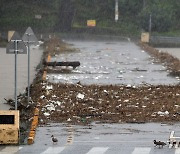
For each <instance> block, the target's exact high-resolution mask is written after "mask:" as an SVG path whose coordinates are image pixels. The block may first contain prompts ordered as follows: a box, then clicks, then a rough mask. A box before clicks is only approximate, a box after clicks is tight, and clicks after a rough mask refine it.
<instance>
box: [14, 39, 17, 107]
mask: <svg viewBox="0 0 180 154" xmlns="http://www.w3.org/2000/svg"><path fill="white" fill-rule="evenodd" d="M14 44H15V90H14V97H15V110H17V52H18V48H17V46H18V41H17V40H14Z"/></svg>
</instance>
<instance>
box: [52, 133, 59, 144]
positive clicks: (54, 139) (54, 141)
mask: <svg viewBox="0 0 180 154" xmlns="http://www.w3.org/2000/svg"><path fill="white" fill-rule="evenodd" d="M51 137H52V142H53V144H54V143H57V142H58V139H57V138H56V137H54V135H52V136H51Z"/></svg>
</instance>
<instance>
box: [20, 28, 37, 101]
mask: <svg viewBox="0 0 180 154" xmlns="http://www.w3.org/2000/svg"><path fill="white" fill-rule="evenodd" d="M22 40H23V41H24V43H25V44H26V45H27V48H28V97H27V101H28V103H29V97H30V45H31V44H34V45H37V44H38V40H37V38H36V36H35V35H34V32H33V30H32V29H31V27H28V28H27V30H26V32H25V33H24V35H23V37H22Z"/></svg>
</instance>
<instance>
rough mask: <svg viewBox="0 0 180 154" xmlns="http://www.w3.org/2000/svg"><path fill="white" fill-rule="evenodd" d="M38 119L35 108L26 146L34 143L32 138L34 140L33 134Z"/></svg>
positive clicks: (37, 110)
mask: <svg viewBox="0 0 180 154" xmlns="http://www.w3.org/2000/svg"><path fill="white" fill-rule="evenodd" d="M38 118H39V109H38V108H35V109H34V117H33V121H32V123H31V129H30V132H29V137H28V140H27V143H28V144H33V143H34V138H35V134H36V127H37V125H38Z"/></svg>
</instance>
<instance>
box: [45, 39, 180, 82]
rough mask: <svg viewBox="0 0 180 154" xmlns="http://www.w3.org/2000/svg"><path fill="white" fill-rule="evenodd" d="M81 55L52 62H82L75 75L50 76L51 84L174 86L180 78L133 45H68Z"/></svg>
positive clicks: (72, 53)
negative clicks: (169, 74) (173, 75)
mask: <svg viewBox="0 0 180 154" xmlns="http://www.w3.org/2000/svg"><path fill="white" fill-rule="evenodd" d="M68 43H70V44H73V46H72V47H74V48H78V49H80V51H78V52H71V53H67V52H66V53H61V54H60V55H57V56H55V57H53V58H52V59H51V61H80V63H81V65H80V67H77V68H76V69H74V70H72V72H71V73H66V74H65V73H64V74H48V80H49V81H51V82H55V83H57V82H60V83H77V82H80V83H82V84H105V85H109V84H120V85H121V84H125V85H142V84H143V85H144V84H152V85H159V84H161V85H169V84H170V85H172V84H178V83H180V80H179V78H178V77H170V76H168V71H167V70H166V67H164V66H163V65H162V64H159V63H157V62H156V61H155V60H154V59H153V58H152V57H150V56H149V55H148V54H147V53H146V52H145V51H143V50H142V49H141V48H140V47H138V46H137V45H135V44H134V43H133V42H130V41H121V42H120V41H77V40H76V41H68Z"/></svg>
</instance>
